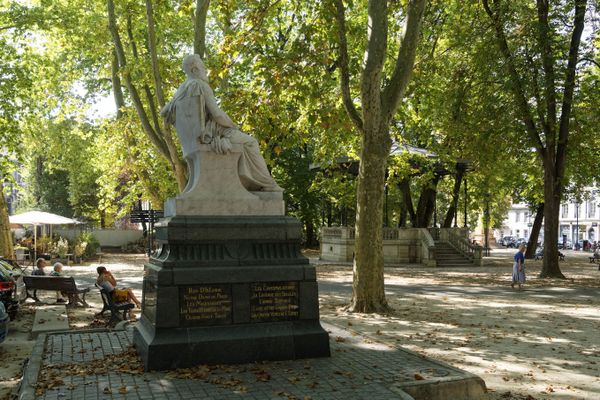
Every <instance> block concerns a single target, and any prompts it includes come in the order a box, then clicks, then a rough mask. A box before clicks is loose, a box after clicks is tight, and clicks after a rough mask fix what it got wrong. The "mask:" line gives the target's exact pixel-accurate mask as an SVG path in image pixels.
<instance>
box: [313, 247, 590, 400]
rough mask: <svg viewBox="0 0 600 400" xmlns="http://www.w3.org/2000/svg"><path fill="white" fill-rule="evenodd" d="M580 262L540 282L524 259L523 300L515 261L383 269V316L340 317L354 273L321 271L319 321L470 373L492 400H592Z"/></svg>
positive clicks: (571, 259)
mask: <svg viewBox="0 0 600 400" xmlns="http://www.w3.org/2000/svg"><path fill="white" fill-rule="evenodd" d="M585 256H586V254H585V253H584V254H580V255H577V254H574V255H567V261H566V262H561V264H560V265H561V269H562V270H563V273H564V274H565V275H566V276H567V277H568V278H569V279H566V280H554V279H537V278H536V276H537V275H538V274H539V271H540V269H541V262H540V261H537V262H534V261H530V260H528V263H526V265H527V272H528V282H527V284H526V285H525V290H523V291H517V290H512V289H511V288H510V272H511V263H510V259H511V258H512V254H511V252H504V253H500V254H499V255H497V256H495V257H493V258H492V259H491V260H490V262H489V263H487V262H486V265H485V266H483V267H474V268H461V269H441V268H440V269H433V268H425V267H418V266H417V267H415V266H400V267H392V268H386V271H385V272H386V296H387V299H388V302H389V303H390V305H391V306H392V308H393V311H392V312H391V313H390V314H389V315H378V314H375V315H365V314H351V313H348V312H347V311H345V310H344V306H345V305H346V304H347V303H348V301H349V299H350V296H351V283H352V267H350V266H348V265H344V266H339V265H332V264H329V265H318V267H317V270H318V273H319V275H318V278H319V283H320V295H321V316H322V319H324V320H326V321H328V322H332V323H336V324H339V325H343V326H347V327H349V328H350V329H354V330H356V331H359V332H366V333H368V334H370V335H372V336H373V337H374V338H376V339H378V340H383V341H386V342H390V343H395V344H397V345H400V346H403V347H405V348H407V349H410V350H413V351H416V352H419V353H422V354H425V355H427V356H431V357H434V358H437V359H440V360H442V361H446V362H449V363H450V364H452V365H454V366H456V367H459V368H463V369H465V370H467V371H469V372H472V373H475V374H477V375H479V376H481V377H482V378H483V379H484V380H485V382H486V384H487V386H488V388H489V389H490V393H489V394H488V397H487V398H488V399H527V398H528V397H527V396H530V397H529V398H530V399H598V398H600V340H598V335H599V334H600V290H599V289H598V288H599V287H600V271H598V270H597V266H593V265H590V264H589V263H588V262H587V261H588V260H587V258H585ZM486 261H487V259H486ZM508 392H510V394H509V393H508Z"/></svg>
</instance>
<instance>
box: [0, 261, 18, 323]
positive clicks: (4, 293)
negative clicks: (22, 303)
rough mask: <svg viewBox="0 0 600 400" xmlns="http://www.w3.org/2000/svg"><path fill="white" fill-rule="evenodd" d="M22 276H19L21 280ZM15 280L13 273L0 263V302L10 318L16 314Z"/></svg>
mask: <svg viewBox="0 0 600 400" xmlns="http://www.w3.org/2000/svg"><path fill="white" fill-rule="evenodd" d="M22 281H23V278H22V277H21V282H22ZM16 292H17V281H16V280H15V278H14V276H13V274H12V273H11V272H9V271H8V270H7V269H6V268H5V267H3V266H2V265H0V303H2V306H3V307H4V309H5V312H7V313H8V315H9V317H10V318H11V319H14V318H15V317H16V316H17V312H18V311H19V301H18V300H17V299H16Z"/></svg>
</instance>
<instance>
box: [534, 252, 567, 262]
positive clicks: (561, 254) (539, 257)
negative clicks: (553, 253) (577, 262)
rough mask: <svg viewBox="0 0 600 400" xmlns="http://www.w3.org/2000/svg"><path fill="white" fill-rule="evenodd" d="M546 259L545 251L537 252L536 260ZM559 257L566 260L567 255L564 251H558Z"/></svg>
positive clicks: (560, 259)
mask: <svg viewBox="0 0 600 400" xmlns="http://www.w3.org/2000/svg"><path fill="white" fill-rule="evenodd" d="M543 259H544V251H543V250H542V251H538V252H537V253H535V260H536V261H537V260H543ZM558 259H559V261H565V255H564V254H563V253H561V252H560V251H559V252H558Z"/></svg>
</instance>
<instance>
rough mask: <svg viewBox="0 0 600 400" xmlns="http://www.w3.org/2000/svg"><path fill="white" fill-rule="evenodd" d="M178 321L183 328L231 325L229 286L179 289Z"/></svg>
mask: <svg viewBox="0 0 600 400" xmlns="http://www.w3.org/2000/svg"><path fill="white" fill-rule="evenodd" d="M179 305H180V321H181V324H182V325H184V326H196V325H222V324H231V286H230V285H194V286H183V287H180V288H179Z"/></svg>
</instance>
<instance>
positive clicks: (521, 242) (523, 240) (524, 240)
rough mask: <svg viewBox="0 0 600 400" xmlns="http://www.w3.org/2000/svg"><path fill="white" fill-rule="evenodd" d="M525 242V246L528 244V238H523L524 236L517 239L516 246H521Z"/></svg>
mask: <svg viewBox="0 0 600 400" xmlns="http://www.w3.org/2000/svg"><path fill="white" fill-rule="evenodd" d="M522 244H524V245H525V246H527V240H526V239H523V238H518V239H517V240H516V241H515V247H519V246H520V245H522Z"/></svg>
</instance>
